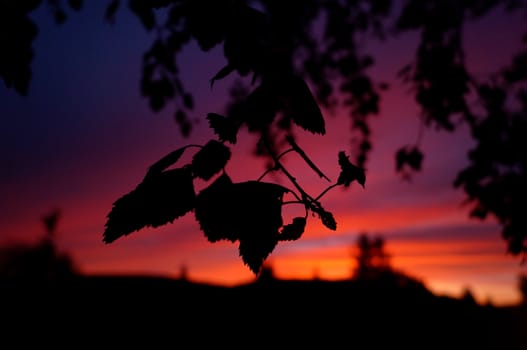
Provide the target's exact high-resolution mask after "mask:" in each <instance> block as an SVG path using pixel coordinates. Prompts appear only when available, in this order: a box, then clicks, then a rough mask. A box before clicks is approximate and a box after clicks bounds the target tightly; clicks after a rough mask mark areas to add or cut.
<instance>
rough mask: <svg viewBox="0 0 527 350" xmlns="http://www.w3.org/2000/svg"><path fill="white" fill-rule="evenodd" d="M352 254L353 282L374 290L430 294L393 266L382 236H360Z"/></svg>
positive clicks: (415, 279)
mask: <svg viewBox="0 0 527 350" xmlns="http://www.w3.org/2000/svg"><path fill="white" fill-rule="evenodd" d="M352 252H353V253H354V255H353V254H352V258H354V260H355V262H356V264H355V268H354V270H353V271H352V275H351V279H352V280H353V281H356V282H358V283H359V284H361V285H365V286H370V287H373V288H374V289H379V288H381V289H383V288H388V289H390V290H392V291H407V292H410V293H418V294H419V293H428V289H427V288H426V286H425V285H424V284H423V283H422V282H421V281H420V280H418V279H417V278H414V277H412V276H409V275H407V274H406V273H404V272H403V271H399V270H397V269H395V268H394V267H393V266H392V264H391V262H390V254H388V252H387V249H386V242H385V240H384V238H383V237H382V236H381V235H380V234H370V233H366V232H363V233H361V234H359V236H358V237H357V240H356V242H355V247H354V249H352Z"/></svg>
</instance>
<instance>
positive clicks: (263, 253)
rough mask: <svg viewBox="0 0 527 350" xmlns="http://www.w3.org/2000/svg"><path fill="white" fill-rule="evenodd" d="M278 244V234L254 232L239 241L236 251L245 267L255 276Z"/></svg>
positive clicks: (261, 231)
mask: <svg viewBox="0 0 527 350" xmlns="http://www.w3.org/2000/svg"><path fill="white" fill-rule="evenodd" d="M277 243H278V232H277V231H276V232H275V231H267V232H266V231H263V230H254V231H253V232H251V235H247V236H244V237H243V238H241V239H240V245H239V248H238V251H239V252H240V256H241V258H242V260H243V262H244V264H245V265H247V266H249V268H250V269H251V271H252V272H253V273H254V274H255V275H256V274H258V273H259V272H260V270H261V268H262V265H263V263H264V261H265V259H266V258H267V257H268V256H269V254H271V252H272V251H273V249H274V248H275V247H276V244H277Z"/></svg>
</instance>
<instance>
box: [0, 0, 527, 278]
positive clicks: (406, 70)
mask: <svg viewBox="0 0 527 350" xmlns="http://www.w3.org/2000/svg"><path fill="white" fill-rule="evenodd" d="M124 3H126V4H127V5H128V9H129V10H131V11H132V12H133V13H134V14H135V15H136V16H137V18H138V19H139V20H140V22H141V23H142V25H143V26H144V28H145V30H147V31H149V32H152V33H154V34H155V40H154V41H153V43H152V45H151V47H149V48H145V53H144V55H143V57H142V63H143V65H142V77H141V81H140V82H139V83H140V84H139V86H140V89H141V93H142V95H143V96H144V97H145V98H146V99H147V100H148V103H149V105H150V107H151V109H152V110H154V111H157V112H159V111H162V110H166V109H167V108H168V106H169V104H168V102H169V101H171V102H174V103H175V106H176V108H175V111H174V117H175V121H176V122H177V123H178V125H179V126H180V130H181V134H182V136H183V137H189V136H190V135H191V133H192V130H193V122H192V121H191V119H190V118H189V113H191V112H192V110H193V108H194V105H195V101H194V98H193V95H192V94H191V92H190V91H188V90H187V88H186V86H185V82H184V81H183V80H182V79H181V76H180V69H179V66H178V60H177V58H178V55H179V54H180V53H181V52H182V51H183V50H184V48H185V45H186V44H187V43H189V42H190V41H196V42H197V44H198V45H199V48H200V49H201V50H202V51H204V52H208V51H209V50H211V49H212V48H214V47H216V46H221V47H222V49H223V53H224V57H225V59H226V64H225V65H224V66H223V67H218V71H217V73H216V74H215V75H214V76H212V77H211V80H210V85H211V88H213V87H214V83H215V82H216V81H218V80H221V79H223V78H225V77H227V76H230V75H238V76H240V77H249V78H251V79H250V80H251V84H249V85H247V84H244V83H237V84H235V85H234V86H233V88H232V90H231V96H232V99H231V101H229V104H228V108H227V112H226V113H225V115H223V114H222V113H217V111H210V113H208V114H207V116H206V119H207V121H208V125H209V126H210V128H212V130H213V131H214V133H215V135H216V136H217V140H216V139H215V140H210V142H208V143H207V144H205V145H189V146H187V147H183V148H180V149H178V150H175V151H174V152H172V153H170V154H168V155H166V156H165V157H163V158H162V159H161V160H159V161H158V162H156V163H154V164H153V165H152V166H151V167H150V169H149V171H148V173H147V174H146V176H145V178H144V179H143V181H142V182H141V183H140V184H139V185H138V186H137V187H136V188H135V189H134V190H132V191H131V192H130V193H128V194H126V195H124V196H123V197H121V198H119V199H118V200H117V201H115V203H114V207H113V209H112V210H111V212H110V213H109V215H108V221H107V224H106V229H105V232H104V235H103V239H104V241H105V242H107V243H110V242H112V241H114V240H116V239H118V238H119V237H121V236H124V235H127V234H130V233H132V232H134V231H137V230H140V229H141V228H143V227H146V226H151V227H158V226H160V225H164V224H166V223H169V222H173V221H174V220H175V219H177V218H179V217H181V216H182V215H184V214H186V213H188V212H191V211H193V212H194V214H195V216H196V219H197V220H198V222H199V224H200V227H201V229H202V230H203V232H204V233H205V236H206V237H207V239H208V240H209V241H211V242H215V241H217V240H229V241H232V242H238V243H239V251H240V255H241V257H242V259H243V261H244V262H245V263H246V264H247V265H248V266H249V267H250V268H251V270H252V271H254V272H255V273H256V272H258V271H259V270H260V268H261V265H262V263H263V261H264V260H265V258H266V257H267V256H268V254H270V253H271V251H272V250H273V249H274V247H275V245H276V244H277V243H278V242H279V241H281V240H295V239H298V238H300V237H301V235H302V233H303V232H304V230H305V226H306V223H307V218H308V214H309V213H310V212H311V213H312V214H314V215H315V216H318V218H319V219H320V220H321V221H322V223H323V224H324V225H325V226H326V227H327V228H329V229H330V230H335V229H336V227H337V223H336V221H335V219H334V217H333V215H332V214H331V212H330V211H328V210H326V208H325V207H324V206H323V205H322V203H321V201H320V200H321V197H322V196H323V195H324V194H325V193H326V192H327V190H330V189H332V188H334V187H336V186H344V187H349V186H350V184H351V183H352V182H353V181H357V182H358V183H359V184H361V185H362V186H363V187H364V185H365V181H366V177H365V172H364V168H365V166H366V164H367V161H368V156H369V152H370V150H371V148H372V142H373V141H372V139H371V123H370V120H371V116H373V115H376V114H377V113H378V112H379V102H380V99H381V98H382V94H383V92H384V90H385V89H388V88H389V86H387V85H386V84H384V83H383V82H378V81H374V79H373V78H372V77H371V74H370V71H369V69H370V68H371V67H372V66H373V65H374V64H375V57H374V56H373V55H371V54H370V53H368V52H366V51H365V49H364V48H363V46H362V45H361V41H364V40H365V39H368V40H375V39H379V40H390V39H393V38H395V37H396V36H397V35H399V34H401V33H405V32H410V31H412V32H417V33H419V37H418V43H417V50H416V52H415V55H414V57H413V59H412V60H411V62H408V64H406V65H405V66H403V67H401V69H400V71H398V72H397V76H398V77H399V79H400V80H401V81H402V82H403V83H404V84H405V85H406V86H407V87H408V88H410V91H411V93H412V94H413V97H414V99H415V103H417V104H418V106H419V107H420V113H419V115H418V116H417V122H418V123H420V124H421V126H422V127H426V128H436V129H439V130H445V131H454V130H457V129H458V128H459V127H460V125H466V126H468V127H469V129H470V131H471V135H472V137H473V139H474V141H475V146H474V147H473V148H472V149H471V150H470V151H469V154H468V158H469V164H468V166H467V167H466V168H464V169H460V170H459V173H458V176H457V178H456V179H455V181H454V182H453V186H455V187H456V188H461V189H462V190H463V191H464V192H465V194H466V200H467V203H469V204H470V205H471V208H470V209H469V215H470V216H471V217H474V218H478V219H482V220H484V219H487V218H489V217H492V218H493V219H495V220H497V221H498V222H499V223H500V224H501V227H502V238H503V239H504V240H505V241H506V243H507V250H508V252H510V253H511V254H512V255H514V256H518V255H523V256H525V255H526V254H527V240H526V237H527V221H526V220H525V218H524V215H523V214H524V211H525V209H524V208H526V207H527V203H526V198H527V181H526V180H527V179H526V169H527V157H526V155H525V154H526V153H525V152H524V150H525V149H527V138H525V137H524V135H525V134H526V133H527V114H526V112H527V90H526V88H525V82H526V80H527V69H526V67H527V34H526V35H524V36H523V49H522V50H521V51H520V52H518V53H516V54H515V55H514V56H513V57H510V60H509V63H508V64H507V65H506V66H504V67H496V70H495V71H494V72H491V74H489V75H488V76H480V75H478V76H476V75H475V74H473V73H472V71H471V69H470V67H468V66H467V62H466V60H465V55H464V47H465V44H466V43H465V42H464V41H463V30H464V25H465V24H466V23H468V22H470V21H473V20H477V19H479V18H482V17H484V16H486V15H488V14H490V13H492V12H495V11H502V10H503V11H504V12H505V13H509V14H510V13H517V12H521V11H526V10H527V2H526V1H524V0H463V1H454V0H405V1H392V0H376V1H371V0H354V1H322V0H320V1H316V0H303V1H277V0H254V1H246V0H129V1H126V2H125V1H119V0H109V1H108V6H107V10H106V12H105V13H104V14H103V15H104V18H105V19H106V20H107V21H108V22H109V23H117V20H116V13H117V11H118V10H119V8H120V7H122V5H123V4H124ZM39 6H48V7H49V8H50V9H51V13H52V14H53V16H54V18H55V20H56V21H57V23H62V22H64V21H65V20H67V18H68V16H70V14H69V10H70V9H73V10H81V9H82V6H83V1H82V0H69V1H67V4H66V5H64V3H63V2H61V1H59V0H49V1H47V2H44V1H42V0H28V1H18V2H14V1H2V2H0V43H1V46H2V47H3V48H4V50H3V53H2V55H1V57H0V77H2V79H3V80H4V82H5V84H6V86H7V87H9V88H13V89H14V90H15V91H16V92H18V93H19V94H21V95H27V94H28V93H29V84H30V80H31V61H32V58H33V50H32V41H33V39H34V38H35V36H36V35H37V33H38V29H37V28H36V25H35V24H34V23H33V22H32V20H31V19H30V17H29V14H30V12H31V11H33V10H34V9H36V8H37V7H39ZM489 45H490V44H489ZM474 102H476V103H474ZM170 105H171V106H172V105H174V104H170ZM321 107H323V108H324V109H325V110H328V111H332V110H335V109H336V108H344V109H345V110H346V111H347V113H348V114H347V115H348V116H349V121H350V125H351V127H350V134H351V135H352V143H351V145H347V146H346V147H349V148H348V149H349V151H348V152H345V151H342V152H340V153H339V154H338V155H337V157H336V162H337V163H338V166H340V169H341V173H340V176H339V178H338V180H337V181H336V182H335V183H332V184H331V185H329V186H328V188H327V190H326V191H324V192H322V193H320V194H318V195H311V194H309V193H308V192H306V191H305V190H304V189H303V188H302V186H301V185H300V184H299V181H297V177H295V176H294V175H293V174H291V173H289V172H288V170H287V168H286V167H285V166H284V163H283V161H282V157H284V156H285V155H286V154H287V153H290V152H294V153H296V154H297V155H298V156H300V157H301V158H302V159H303V160H304V161H305V162H306V163H307V164H308V165H309V166H310V167H311V168H312V169H313V171H315V172H316V173H317V174H318V175H319V176H320V177H321V179H326V180H327V177H326V176H325V175H324V173H323V172H322V171H321V170H320V169H319V168H318V167H317V166H316V165H315V164H314V162H313V161H312V160H311V159H310V158H309V156H308V155H307V154H306V153H305V152H304V151H303V149H302V148H301V146H300V145H298V144H297V143H296V141H295V140H296V139H295V136H296V135H297V133H298V132H302V131H303V132H309V133H313V134H319V135H325V132H326V130H325V118H324V115H323V113H322V112H321ZM242 127H243V128H246V129H247V130H248V131H249V132H250V133H253V134H256V135H258V136H259V141H258V143H257V144H256V145H255V151H256V154H257V155H260V156H265V157H266V158H267V159H268V160H269V159H270V160H271V165H270V166H269V170H268V172H270V171H279V172H282V173H283V174H284V175H285V176H287V177H288V178H289V180H290V182H291V184H292V186H293V188H286V187H284V186H281V185H277V184H273V183H268V182H264V181H263V177H264V176H265V175H266V174H267V172H265V173H264V174H263V175H262V177H261V178H259V179H258V180H256V181H246V182H241V183H233V182H232V180H231V179H230V177H229V175H228V173H227V172H226V166H227V164H228V162H229V160H230V156H231V152H232V149H233V147H234V146H235V145H236V142H237V136H238V133H239V131H240V130H241V128H242ZM190 149H192V150H195V151H196V152H195V153H194V156H193V158H192V161H191V162H190V163H188V164H184V165H182V166H180V167H178V168H175V169H169V167H171V166H173V165H174V164H176V163H177V162H178V160H179V159H180V157H181V155H182V154H183V153H184V152H188V151H189V150H190ZM423 160H424V154H423V152H422V151H421V149H420V137H419V138H418V140H417V142H415V143H409V144H408V145H404V146H402V147H401V148H400V149H398V150H396V151H395V169H396V171H397V172H398V173H400V174H401V175H402V176H403V177H404V178H410V177H411V176H413V175H414V173H416V172H419V171H420V170H421V168H422V165H423ZM196 179H200V180H205V181H210V182H211V184H210V185H209V186H208V187H206V188H205V189H203V190H202V191H200V192H199V193H196V190H195V187H194V180H196ZM287 195H292V196H294V197H295V199H294V200H293V201H287V200H285V196H287ZM226 201H228V202H229V205H228V206H227V205H226V204H225V203H226ZM291 202H295V203H298V204H300V205H303V206H304V208H305V215H304V216H300V217H296V218H294V219H293V221H292V222H291V223H287V224H285V225H284V223H283V222H282V216H281V208H282V206H283V205H285V204H289V203H291Z"/></svg>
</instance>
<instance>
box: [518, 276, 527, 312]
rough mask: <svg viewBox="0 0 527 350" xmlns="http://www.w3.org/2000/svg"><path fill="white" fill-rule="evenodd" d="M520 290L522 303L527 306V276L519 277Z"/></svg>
mask: <svg viewBox="0 0 527 350" xmlns="http://www.w3.org/2000/svg"><path fill="white" fill-rule="evenodd" d="M518 289H519V290H520V294H521V300H522V303H523V304H524V305H527V274H522V275H520V276H519V277H518Z"/></svg>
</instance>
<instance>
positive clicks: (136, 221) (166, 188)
mask: <svg viewBox="0 0 527 350" xmlns="http://www.w3.org/2000/svg"><path fill="white" fill-rule="evenodd" d="M195 200H196V194H195V192H194V184H193V182H192V174H191V172H190V170H188V169H187V168H178V169H173V170H168V171H165V172H162V173H158V174H153V175H152V176H147V177H145V179H144V180H143V181H142V182H141V183H140V184H139V185H138V186H137V187H136V188H135V189H134V190H132V191H131V192H130V193H128V194H125V195H124V196H122V197H120V198H119V199H117V200H116V201H115V202H114V204H113V207H112V210H111V211H110V213H109V214H108V220H107V221H106V225H105V227H106V228H105V231H104V234H103V241H104V242H105V243H111V242H113V241H115V240H116V239H118V238H119V237H121V236H124V235H128V234H130V233H132V232H134V231H138V230H140V229H142V228H144V227H147V226H151V227H158V226H161V225H165V224H167V223H170V222H173V221H174V220H175V219H176V218H178V217H180V216H183V215H184V214H186V213H187V212H189V211H191V210H192V209H194V205H195Z"/></svg>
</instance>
